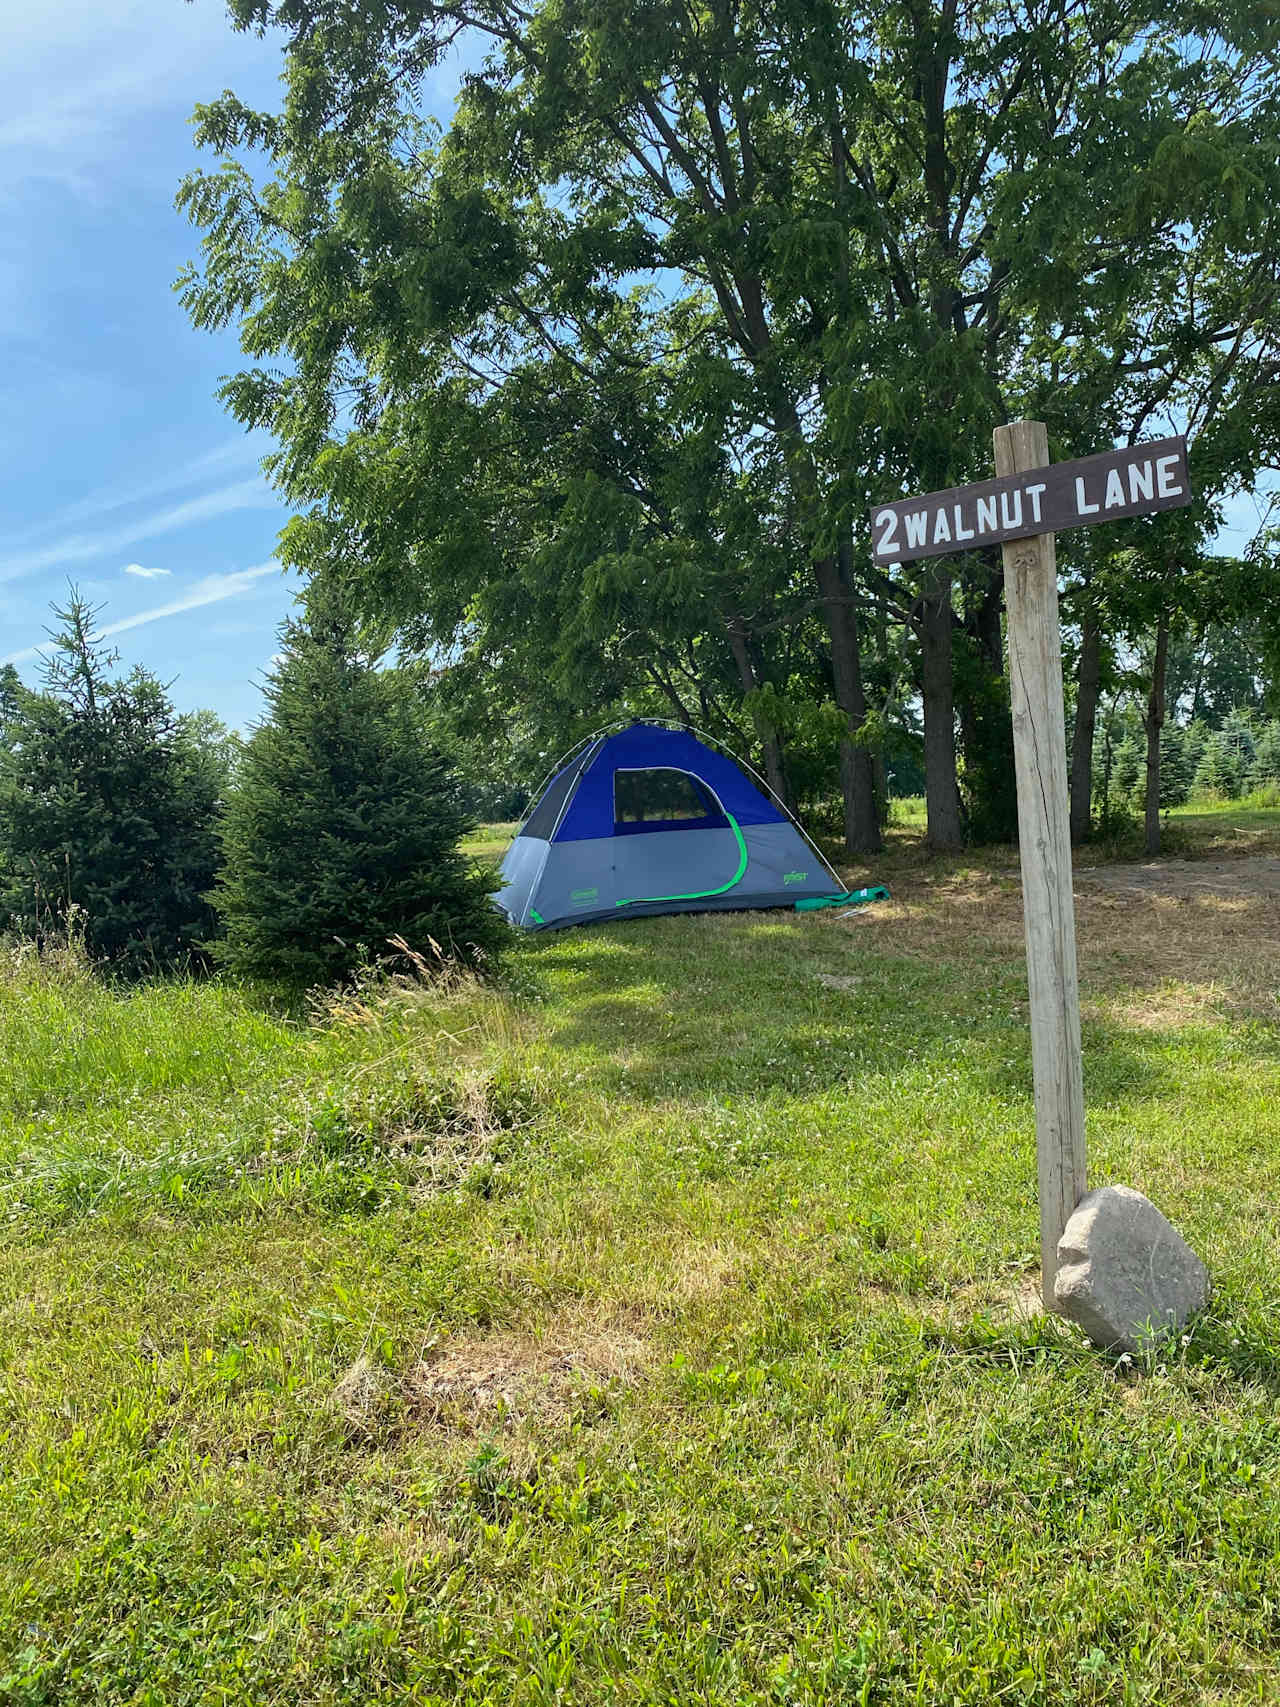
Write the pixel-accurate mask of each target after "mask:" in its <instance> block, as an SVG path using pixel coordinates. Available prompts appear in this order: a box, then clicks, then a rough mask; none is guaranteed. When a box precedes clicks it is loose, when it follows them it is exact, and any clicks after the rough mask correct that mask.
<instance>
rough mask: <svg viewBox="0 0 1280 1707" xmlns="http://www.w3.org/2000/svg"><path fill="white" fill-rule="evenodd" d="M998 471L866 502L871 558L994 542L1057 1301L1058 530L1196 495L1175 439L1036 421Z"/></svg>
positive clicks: (1067, 1110)
mask: <svg viewBox="0 0 1280 1707" xmlns="http://www.w3.org/2000/svg"><path fill="white" fill-rule="evenodd" d="M994 438H995V461H996V475H997V478H996V479H995V480H987V481H982V482H980V483H978V484H976V485H972V486H958V487H953V488H952V489H951V490H949V491H946V492H931V493H928V494H926V495H925V496H924V497H922V498H907V499H903V500H901V501H900V502H897V503H892V504H884V505H882V506H880V507H879V508H877V509H874V510H873V511H872V512H871V532H872V542H873V552H874V556H875V560H876V562H877V563H879V564H887V563H904V562H909V561H911V560H912V559H914V558H918V557H936V556H941V555H942V554H943V553H944V552H948V551H972V550H974V549H975V548H977V547H978V546H982V545H996V544H999V545H1000V546H1001V548H1002V552H1003V556H1004V581H1005V601H1006V604H1007V608H1008V631H1009V693H1010V699H1011V701H1012V707H1013V750H1014V764H1015V768H1016V772H1017V784H1018V845H1019V852H1020V855H1021V861H1022V913H1023V925H1024V928H1025V935H1026V944H1027V983H1028V989H1029V992H1030V997H1031V1064H1032V1073H1033V1077H1034V1080H1035V1103H1036V1150H1037V1160H1038V1174H1039V1190H1040V1262H1041V1291H1042V1294H1043V1297H1044V1302H1045V1308H1046V1309H1050V1310H1052V1309H1054V1308H1055V1301H1054V1290H1053V1288H1054V1279H1055V1274H1056V1270H1057V1261H1058V1240H1059V1239H1060V1238H1061V1236H1062V1231H1063V1228H1064V1227H1065V1226H1066V1224H1067V1220H1068V1218H1069V1217H1070V1215H1071V1213H1072V1211H1073V1210H1074V1209H1075V1207H1076V1204H1077V1203H1078V1202H1079V1201H1080V1199H1081V1198H1082V1197H1083V1196H1084V1194H1085V1189H1086V1186H1085V1142H1084V1081H1083V1075H1082V1072H1081V1062H1080V996H1079V990H1078V986H1077V977H1076V928H1075V907H1074V897H1073V890H1072V872H1071V834H1070V818H1069V810H1068V800H1067V737H1066V719H1065V715H1064V712H1063V700H1062V636H1061V631H1060V629H1059V626H1058V569H1057V555H1056V550H1055V545H1054V533H1055V531H1057V530H1060V529H1063V528H1068V527H1081V526H1088V525H1091V524H1093V523H1096V522H1106V521H1119V520H1121V519H1122V518H1124V517H1127V516H1141V515H1150V514H1152V513H1153V512H1154V511H1156V510H1168V509H1175V508H1177V507H1179V506H1180V505H1183V504H1189V503H1190V502H1191V486H1190V481H1189V479H1188V476H1187V445H1186V440H1185V439H1183V438H1174V439H1161V440H1159V441H1157V442H1155V443H1152V444H1143V445H1133V446H1131V447H1129V448H1128V449H1127V450H1119V451H1104V452H1103V453H1102V454H1101V455H1100V456H1090V457H1083V458H1081V459H1080V460H1078V461H1075V462H1062V463H1056V464H1051V463H1050V462H1049V442H1048V434H1047V433H1046V431H1045V428H1044V425H1043V423H1042V422H1040V421H1014V422H1013V423H1012V424H1011V425H1009V426H1007V427H997V428H996V431H995V435H994Z"/></svg>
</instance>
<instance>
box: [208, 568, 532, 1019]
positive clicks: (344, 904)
mask: <svg viewBox="0 0 1280 1707" xmlns="http://www.w3.org/2000/svg"><path fill="white" fill-rule="evenodd" d="M318 605H319V601H318V600H317V605H313V608H312V609H311V610H310V611H309V612H308V614H307V616H306V617H305V618H303V619H301V620H298V621H295V622H291V623H290V624H289V625H288V626H287V628H286V631H285V638H284V646H283V651H282V654H281V657H280V660H279V662H278V664H277V666H276V668H275V670H274V672H273V673H272V675H271V676H270V678H269V680H268V685H267V701H268V706H269V715H268V717H267V720H266V721H265V722H264V723H263V724H262V725H261V726H260V727H259V728H258V729H257V730H256V731H255V732H254V733H253V735H252V736H251V737H250V739H249V741H248V744H247V745H246V747H245V750H244V754H243V757H242V760H241V763H240V767H239V774H238V779H237V784H236V788H235V791H234V793H233V795H232V797H231V800H230V803H229V806H228V811H227V819H226V833H225V840H224V846H225V852H226V867H225V870H224V872H223V875H222V878H221V881H220V883H219V886H218V890H217V893H216V896H215V905H216V906H217V908H218V911H219V913H220V915H221V917H222V919H223V922H224V925H225V928H226V939H225V942H224V944H223V945H222V947H221V951H220V952H221V955H222V958H223V959H224V960H225V961H226V963H227V965H228V966H229V967H230V968H231V969H232V970H233V971H235V972H238V973H240V974H241V975H243V976H246V977H253V978H264V979H270V980H273V981H278V982H281V983H284V984H287V985H290V986H292V987H295V988H298V987H301V988H306V987H310V986H314V985H318V984H329V983H335V982H338V981H340V980H342V979H343V978H346V977H348V976H350V975H351V973H353V972H354V971H355V970H356V969H357V967H359V966H360V965H361V964H363V963H365V962H367V961H369V960H373V959H378V958H380V957H382V956H385V955H386V954H387V952H388V940H389V939H390V938H391V937H393V936H401V937H403V938H404V939H405V941H406V942H408V944H409V945H410V946H411V947H412V948H413V949H415V950H416V951H418V952H419V953H422V954H424V955H428V956H430V955H432V954H433V952H435V951H433V948H432V944H433V943H434V944H435V945H437V947H438V951H439V953H440V954H442V955H444V956H448V957H452V958H456V959H461V960H463V961H465V962H468V963H470V964H477V963H480V962H482V961H484V960H485V959H487V958H488V957H489V956H491V955H492V954H493V953H494V951H495V950H496V949H497V948H498V946H499V945H500V943H501V941H502V939H503V936H504V934H505V926H504V925H503V923H502V921H501V920H500V918H499V916H498V914H497V913H496V912H495V911H494V909H493V907H492V906H491V904H490V902H489V899H488V897H489V893H490V891H491V890H492V888H493V886H494V884H493V874H492V872H486V871H480V870H477V869H476V868H475V867H474V865H473V863H472V862H471V861H470V860H469V859H468V858H467V857H466V855H465V854H463V853H462V852H461V851H460V850H459V847H458V842H459V840H460V838H461V837H462V835H463V834H464V833H465V832H466V831H467V830H468V829H469V828H470V817H469V814H468V813H467V811H466V808H465V804H464V799H463V793H462V788H461V785H460V783H459V781H458V779H457V777H456V775H455V774H454V772H453V771H452V769H451V768H450V766H449V764H448V762H447V761H446V760H445V759H444V758H443V757H442V756H441V754H440V753H439V751H438V750H437V749H436V748H435V747H434V746H433V745H432V743H431V741H430V740H429V738H428V736H427V734H426V733H425V729H424V720H423V718H422V716H421V715H420V712H419V708H418V707H417V705H416V704H415V702H414V699H413V695H412V690H411V687H410V685H409V683H408V681H407V679H406V678H405V677H404V676H403V675H401V674H400V673H399V672H396V671H379V670H378V669H376V668H375V661H374V659H373V658H371V657H370V656H369V655H368V654H367V653H365V652H364V651H362V649H361V647H360V644H359V640H358V638H357V636H356V633H355V630H354V628H353V625H352V623H351V621H350V619H349V618H348V616H347V615H346V614H345V612H344V611H343V610H342V609H341V608H340V607H339V606H338V605H336V604H335V603H333V602H330V603H329V604H328V606H327V607H321V608H317V607H318Z"/></svg>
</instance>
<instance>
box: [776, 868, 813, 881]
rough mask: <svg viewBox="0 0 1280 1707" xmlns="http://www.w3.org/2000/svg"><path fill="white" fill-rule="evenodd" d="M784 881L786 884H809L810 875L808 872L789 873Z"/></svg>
mask: <svg viewBox="0 0 1280 1707" xmlns="http://www.w3.org/2000/svg"><path fill="white" fill-rule="evenodd" d="M782 881H783V882H784V883H807V882H808V881H809V873H808V872H807V871H788V872H787V873H785V875H784V876H783V879H782Z"/></svg>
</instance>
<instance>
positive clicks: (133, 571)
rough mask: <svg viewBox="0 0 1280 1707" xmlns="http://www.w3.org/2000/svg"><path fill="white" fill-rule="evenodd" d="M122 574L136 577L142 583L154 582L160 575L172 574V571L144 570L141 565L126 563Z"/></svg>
mask: <svg viewBox="0 0 1280 1707" xmlns="http://www.w3.org/2000/svg"><path fill="white" fill-rule="evenodd" d="M124 572H125V574H126V575H137V576H138V577H139V579H141V580H143V581H155V580H158V579H159V577H160V576H161V575H172V574H173V570H172V569H144V568H143V567H142V565H141V563H126V564H125V566H124Z"/></svg>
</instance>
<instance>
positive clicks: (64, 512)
mask: <svg viewBox="0 0 1280 1707" xmlns="http://www.w3.org/2000/svg"><path fill="white" fill-rule="evenodd" d="M0 3H2V0H0ZM0 276H2V275H0ZM268 448H269V446H268V445H267V444H266V442H265V435H255V436H250V435H248V434H246V435H245V436H244V437H243V438H236V439H230V440H228V441H227V442H226V443H224V444H220V445H217V446H215V447H214V449H213V450H207V451H202V452H201V453H200V454H199V455H198V456H193V457H190V458H188V459H186V460H185V461H183V462H179V463H177V464H175V465H174V466H173V467H171V468H169V469H166V470H165V472H164V473H163V474H158V475H153V476H152V477H151V478H150V479H146V480H138V481H134V482H133V483H132V484H129V483H127V482H126V483H121V482H120V481H114V482H113V483H112V484H111V485H110V486H100V487H98V488H97V489H96V490H95V491H90V492H87V493H86V494H85V496H84V497H83V498H77V499H76V500H75V502H74V503H71V504H67V505H65V506H64V507H63V508H62V509H59V510H55V511H54V512H53V513H52V514H51V515H47V516H42V517H40V519H39V520H38V521H34V522H32V523H30V524H29V525H28V526H27V527H24V528H20V529H19V530H18V531H17V532H16V533H13V534H10V536H9V540H8V545H9V548H10V549H12V548H13V547H15V546H19V545H29V544H31V542H32V541H34V540H39V539H41V538H42V537H47V536H48V535H49V534H51V533H55V532H57V531H58V530H59V529H66V528H69V527H72V526H74V525H75V523H77V522H97V521H101V519H102V518H103V517H104V516H109V515H112V514H114V513H115V512H116V511H117V510H127V509H129V508H130V507H131V506H132V505H134V504H147V503H150V502H151V501H152V500H153V499H157V498H164V497H167V496H168V495H169V494H170V493H171V492H180V491H181V490H182V488H183V487H184V486H198V485H200V484H202V483H203V482H206V481H208V480H211V479H214V480H216V479H218V478H222V479H226V477H227V476H228V475H229V474H236V475H238V476H239V477H240V478H243V477H244V476H245V475H246V474H247V473H248V472H249V470H250V469H253V468H256V467H257V466H258V464H259V462H260V461H261V459H262V456H263V455H264V454H265V451H266V449H268ZM4 549H5V547H4V546H3V544H0V555H2V554H3V551H4Z"/></svg>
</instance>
